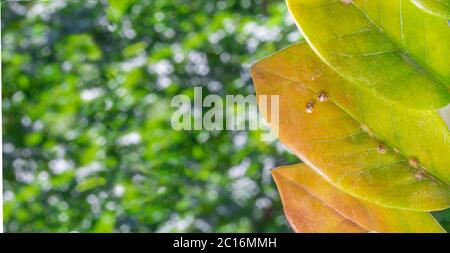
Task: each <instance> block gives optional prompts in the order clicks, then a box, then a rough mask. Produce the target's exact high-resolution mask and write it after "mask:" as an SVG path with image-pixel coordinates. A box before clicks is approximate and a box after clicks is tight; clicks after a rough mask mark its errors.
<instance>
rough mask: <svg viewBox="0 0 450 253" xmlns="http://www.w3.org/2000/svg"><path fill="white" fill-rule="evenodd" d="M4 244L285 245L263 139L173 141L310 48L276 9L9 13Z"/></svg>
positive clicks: (139, 6) (203, 6)
mask: <svg viewBox="0 0 450 253" xmlns="http://www.w3.org/2000/svg"><path fill="white" fill-rule="evenodd" d="M1 7H2V8H1V9H2V68H3V87H2V89H3V90H2V91H3V121H4V123H3V141H4V142H3V152H4V153H3V159H4V160H3V168H4V171H3V172H4V173H3V174H4V220H5V231H6V232H31V231H49V232H68V231H80V232H112V231H117V232H147V231H149V232H280V231H283V232H288V231H291V230H290V228H289V227H288V226H287V225H286V222H285V219H284V216H283V213H282V207H281V205H280V200H279V197H278V193H277V191H276V188H275V186H274V184H273V182H272V179H271V176H270V169H271V168H273V167H274V166H276V165H283V164H291V163H294V162H296V161H297V159H296V158H294V157H293V156H292V155H291V154H290V153H289V152H287V151H286V150H285V148H284V147H283V146H282V145H281V144H279V143H277V142H274V143H272V144H268V143H265V142H262V141H261V138H260V134H261V133H260V132H258V131H211V132H208V131H179V132H178V131H174V130H172V128H171V125H170V117H171V115H172V113H173V112H174V110H175V108H171V107H170V101H171V99H172V97H173V96H174V95H176V94H186V95H189V96H191V97H192V96H193V86H203V87H204V89H203V92H204V95H207V94H210V93H214V94H218V95H220V96H222V97H224V96H225V95H227V94H242V95H248V94H254V90H253V85H252V83H251V80H250V76H249V66H250V64H251V63H253V62H255V61H256V60H257V59H260V58H262V57H264V56H267V55H269V54H271V53H273V52H275V51H277V50H278V49H281V48H282V47H284V46H287V45H288V44H290V43H291V42H293V41H297V40H299V38H300V34H299V32H298V31H297V29H296V28H295V26H294V25H293V23H292V21H291V19H290V18H289V17H288V13H287V10H286V7H285V4H284V1H282V0H279V1H276V0H227V1H224V0H222V1H210V0H111V1H109V2H107V1H105V0H98V1H68V0H67V1H61V0H55V1H19V2H16V1H6V2H5V1H2V6H1Z"/></svg>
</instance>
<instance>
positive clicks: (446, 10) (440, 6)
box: [411, 0, 450, 19]
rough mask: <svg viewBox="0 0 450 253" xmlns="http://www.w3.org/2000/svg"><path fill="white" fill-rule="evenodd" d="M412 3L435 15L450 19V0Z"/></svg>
mask: <svg viewBox="0 0 450 253" xmlns="http://www.w3.org/2000/svg"><path fill="white" fill-rule="evenodd" d="M411 2H413V3H414V4H415V5H417V7H419V8H421V9H423V10H424V11H427V12H429V13H431V14H433V15H437V16H440V17H443V18H446V19H450V1H449V0H411Z"/></svg>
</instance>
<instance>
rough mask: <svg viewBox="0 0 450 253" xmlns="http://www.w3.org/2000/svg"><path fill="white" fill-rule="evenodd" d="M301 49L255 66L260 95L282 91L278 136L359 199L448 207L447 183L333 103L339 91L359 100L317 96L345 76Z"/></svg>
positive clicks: (390, 204) (424, 208)
mask: <svg viewBox="0 0 450 253" xmlns="http://www.w3.org/2000/svg"><path fill="white" fill-rule="evenodd" d="M300 47H301V46H299V48H300ZM299 48H298V50H296V51H295V52H293V51H285V52H287V53H285V54H282V55H283V57H281V58H280V56H279V55H280V54H276V55H274V56H272V57H269V58H268V59H266V60H263V61H261V62H259V63H257V64H255V65H254V66H253V68H252V76H253V78H254V82H255V87H256V92H257V94H258V95H279V101H280V105H279V110H280V111H279V126H277V125H274V124H275V123H276V122H270V124H271V127H272V128H277V127H279V128H278V131H279V138H280V140H281V141H282V142H283V143H284V144H286V145H287V146H288V147H289V148H290V149H292V151H293V152H295V153H296V154H297V156H298V157H299V158H300V159H302V160H303V161H304V162H306V163H307V164H308V165H310V166H311V167H313V168H314V169H315V170H317V171H319V172H320V173H321V174H322V175H323V176H324V177H325V178H326V179H327V181H329V182H330V183H332V184H333V185H334V186H335V187H337V188H338V189H340V190H342V191H344V192H346V193H349V194H351V195H352V196H355V197H357V198H360V199H363V200H366V201H368V202H372V203H375V204H378V205H381V206H386V207H392V208H403V209H410V210H417V211H430V210H440V209H444V208H446V207H448V206H449V205H450V188H449V186H448V185H447V184H445V183H443V182H442V181H440V180H439V179H437V178H435V177H434V176H432V175H430V174H429V173H427V172H426V171H424V170H423V169H421V168H419V167H420V166H419V164H418V162H417V160H416V159H415V158H411V157H405V156H402V155H400V154H399V153H397V152H395V151H394V149H393V148H391V147H390V146H389V145H387V144H386V143H383V142H381V141H380V140H378V139H376V138H374V137H372V136H370V135H369V134H370V131H368V129H367V127H366V126H364V125H361V124H359V123H358V122H357V121H356V120H354V119H353V118H352V117H351V115H349V114H348V113H346V112H345V111H343V110H342V109H340V108H339V107H338V106H337V105H336V104H335V103H334V99H335V98H336V97H338V96H339V97H341V98H340V99H339V100H340V101H341V102H342V103H356V102H357V100H356V98H355V97H353V96H352V94H351V93H348V91H347V92H341V93H338V92H334V90H333V94H336V95H333V96H330V97H329V99H328V100H327V101H325V102H319V101H318V100H319V99H318V96H319V94H321V93H322V92H323V91H325V93H326V92H328V90H327V89H324V90H319V89H320V87H322V88H330V89H331V88H332V86H333V85H336V84H337V82H343V81H345V80H343V79H342V78H341V79H339V77H338V76H337V75H335V77H329V76H328V75H331V74H332V73H333V72H332V71H330V70H329V69H327V68H325V66H324V65H322V66H321V65H320V64H318V62H320V60H319V59H317V57H316V58H314V54H311V53H310V52H309V53H304V52H303V51H304V50H309V49H308V47H307V46H303V47H302V48H303V49H299ZM302 50H303V51H302ZM289 59H301V61H300V60H299V61H298V64H295V65H294V64H280V62H282V61H285V62H286V63H288V62H290V60H289ZM295 61H296V60H295ZM291 62H292V61H291ZM296 62H297V61H296ZM281 69H282V70H281ZM330 73H331V74H330ZM340 87H341V86H339V85H337V87H335V89H336V90H337V89H339V88H340ZM346 96H348V99H347V101H346V100H345V98H346ZM377 105H380V106H383V105H382V103H380V101H378V104H374V105H371V106H377ZM388 105H389V104H388ZM345 108H351V106H350V105H348V106H346V107H345ZM384 109H386V108H384ZM399 110H400V109H399ZM267 111H270V110H267ZM308 111H312V113H308ZM371 112H372V111H371V110H367V114H366V117H372V116H371V115H370V113H371ZM263 113H266V112H265V111H263ZM378 113H379V112H378ZM386 113H388V112H387V111H386ZM265 116H266V118H267V115H265ZM393 117H396V116H395V115H394V116H393ZM415 117H417V116H415ZM374 120H376V119H374ZM381 120H383V119H381ZM417 124H419V123H417ZM403 125H404V126H406V125H407V124H406V123H403ZM404 131H410V130H409V129H407V128H406V129H404ZM441 141H444V142H445V140H441ZM446 143H447V142H446ZM436 144H437V143H436ZM417 145H421V144H420V143H418V144H417ZM430 155H431V154H430ZM444 155H445V154H444ZM410 164H412V165H410Z"/></svg>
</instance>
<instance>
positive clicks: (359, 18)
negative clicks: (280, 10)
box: [287, 0, 450, 110]
mask: <svg viewBox="0 0 450 253" xmlns="http://www.w3.org/2000/svg"><path fill="white" fill-rule="evenodd" d="M389 1H390V0H389ZM343 2H345V1H337V0H322V1H312V2H311V1H310V0H287V3H288V7H289V10H290V12H291V14H292V15H293V17H294V18H295V20H296V22H297V24H298V26H299V27H300V29H301V30H302V31H303V35H304V36H305V38H306V39H307V41H308V42H309V43H310V45H311V46H312V48H313V49H314V51H315V52H316V53H317V54H318V55H319V56H320V58H321V59H322V60H323V61H324V62H326V63H327V64H328V65H329V66H330V67H331V68H333V69H334V70H335V71H336V72H337V73H338V74H340V75H341V76H343V77H344V78H345V79H347V80H348V81H350V82H353V83H355V84H358V85H360V86H362V87H365V88H366V89H367V90H368V91H370V92H372V93H374V94H377V95H378V96H381V97H383V98H386V99H388V100H391V101H393V102H397V103H400V104H402V105H406V106H408V107H410V108H415V109H434V110H437V109H439V108H441V107H444V106H446V105H447V104H448V103H449V102H450V91H449V87H450V82H447V80H450V69H449V68H448V66H449V65H448V64H447V65H445V64H444V63H445V62H446V63H448V62H449V60H448V58H449V57H448V56H449V55H450V48H449V46H448V40H447V36H446V34H447V33H448V32H447V30H448V27H445V29H447V30H445V31H441V30H437V29H433V30H431V31H429V32H430V33H434V34H435V35H434V36H433V37H432V36H431V35H430V34H427V37H424V39H427V43H428V44H426V45H425V47H422V44H423V43H417V41H418V40H419V38H421V37H419V38H417V37H414V38H412V39H413V40H414V42H415V43H416V45H417V46H418V48H419V49H420V50H422V51H424V50H429V51H430V52H431V53H428V51H427V53H426V54H425V56H424V57H422V58H421V59H423V61H424V62H425V63H430V62H432V61H434V63H433V64H430V65H426V66H429V68H432V69H433V70H434V72H435V73H440V75H439V76H440V77H442V78H435V77H434V76H432V75H431V74H430V73H429V72H428V71H427V68H425V67H423V66H421V65H419V64H417V63H416V62H417V59H419V58H417V59H416V61H415V60H413V59H414V57H413V56H415V55H416V50H412V49H410V48H411V47H412V45H411V46H407V47H406V48H409V49H410V51H411V52H412V51H414V52H415V54H411V55H410V54H406V53H405V52H404V51H402V50H401V48H400V47H399V46H398V45H397V44H396V43H395V41H396V39H391V37H393V36H391V35H390V34H389V33H388V34H385V33H383V32H382V30H381V29H380V28H379V27H378V26H377V23H376V22H372V20H371V19H369V18H367V16H366V13H365V12H363V11H361V10H360V9H359V8H358V7H357V6H356V5H355V4H345V3H343ZM355 2H356V1H355ZM358 2H359V1H358ZM365 2H366V4H367V6H366V8H371V7H370V6H371V5H374V4H378V5H377V6H384V5H383V4H384V3H387V2H388V1H387V0H386V1H384V0H380V1H365ZM403 2H406V1H403ZM408 3H409V2H408ZM414 8H416V7H414ZM416 9H417V8H416ZM383 10H384V9H383ZM424 13H425V12H423V11H419V12H418V14H417V15H419V14H424ZM380 15H381V14H380ZM388 17H391V18H394V17H395V16H389V15H388V16H387V17H386V15H381V20H383V21H384V20H385V19H384V18H386V19H387V18H388ZM411 18H416V17H411ZM419 20H420V19H419ZM380 22H381V21H380ZM386 22H387V21H386ZM389 22H395V21H389ZM402 24H403V23H401V22H398V25H399V26H398V27H400V26H401V25H402ZM405 25H406V24H405ZM407 25H408V26H407V27H403V30H402V31H406V30H407V29H412V28H413V27H414V24H413V23H407ZM389 27H390V26H389ZM417 28H418V27H417V25H416V27H414V29H417ZM408 31H409V30H408ZM441 33H443V34H444V35H441ZM402 34H403V36H404V37H402V38H405V37H407V36H406V33H402ZM437 36H438V37H437ZM441 36H444V37H441ZM408 38H409V39H411V38H410V37H409V35H408ZM432 39H435V40H438V43H434V42H433V40H432ZM428 40H429V41H428ZM405 43H409V40H408V41H405ZM431 43H433V44H432V45H435V46H436V47H437V48H432V47H431V46H430V45H431ZM445 43H447V44H445ZM419 49H417V50H419ZM439 54H441V55H439ZM436 55H437V56H436ZM432 56H433V58H432ZM431 59H433V60H431ZM434 64H436V66H437V67H436V68H433V66H434Z"/></svg>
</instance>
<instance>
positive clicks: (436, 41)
mask: <svg viewBox="0 0 450 253" xmlns="http://www.w3.org/2000/svg"><path fill="white" fill-rule="evenodd" d="M445 1H448V0H445ZM421 2H423V3H425V2H426V3H427V5H433V6H435V4H433V2H436V3H437V2H439V1H435V0H425V1H421ZM354 4H355V5H356V6H357V7H358V8H359V9H360V11H361V12H363V13H364V14H365V15H366V16H368V17H369V18H370V20H371V22H372V24H374V25H375V26H376V27H377V28H378V30H380V31H381V32H382V33H383V34H384V35H385V36H387V38H388V39H389V40H391V41H392V42H393V43H395V44H396V45H397V46H398V47H399V48H400V49H401V50H402V51H403V52H405V53H406V54H408V55H409V56H410V57H411V58H413V59H414V60H415V61H416V62H417V63H419V64H420V65H421V67H423V68H425V69H426V70H427V71H428V72H429V73H430V74H432V75H434V76H435V77H436V78H438V79H440V80H442V81H443V82H444V83H446V84H447V87H449V85H450V68H449V67H448V66H450V57H449V55H450V43H449V41H450V26H449V24H448V20H447V18H443V17H440V16H436V15H433V14H432V13H429V12H427V11H426V10H425V11H424V9H420V8H418V7H417V6H415V5H414V4H413V3H412V2H411V0H377V1H367V0H366V1H364V0H355V1H354ZM430 7H431V6H430Z"/></svg>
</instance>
